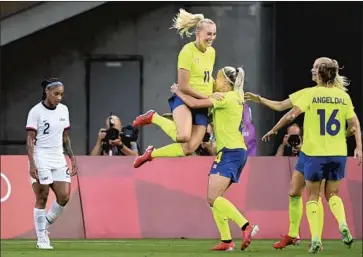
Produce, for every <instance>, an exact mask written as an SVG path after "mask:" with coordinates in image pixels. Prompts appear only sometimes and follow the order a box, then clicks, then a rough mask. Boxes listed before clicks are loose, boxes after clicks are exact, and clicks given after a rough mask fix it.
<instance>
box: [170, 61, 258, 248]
mask: <svg viewBox="0 0 363 257" xmlns="http://www.w3.org/2000/svg"><path fill="white" fill-rule="evenodd" d="M244 78H245V72H244V70H243V69H242V68H241V67H239V68H233V67H229V66H227V67H224V68H223V69H221V70H219V71H218V73H217V77H216V81H215V85H214V91H216V92H220V93H223V94H224V98H223V99H222V100H217V99H213V98H211V99H198V98H196V97H192V96H190V95H187V94H186V93H184V92H183V91H182V90H181V89H180V87H178V86H177V85H176V84H174V85H173V86H172V89H171V90H172V92H173V93H175V94H176V95H177V96H178V97H180V98H181V99H182V100H183V102H184V103H185V104H186V105H187V106H189V108H191V109H197V108H214V111H213V124H214V134H215V136H216V145H217V156H216V159H215V161H214V162H213V164H212V167H211V170H210V173H209V183H208V193H207V201H208V203H209V205H210V207H211V210H212V213H213V217H214V219H215V222H216V224H217V228H218V230H219V232H220V236H221V242H220V243H219V244H217V245H216V246H214V247H213V248H212V250H215V251H231V250H235V248H236V246H235V244H234V242H233V241H232V237H231V232H230V229H229V225H228V220H227V219H230V220H232V221H234V222H235V223H236V224H237V225H238V227H239V228H240V229H241V231H242V234H243V239H242V244H241V250H245V249H247V247H248V246H249V245H250V243H251V240H252V237H253V236H254V235H255V234H256V233H257V232H258V226H256V225H252V224H250V223H249V221H248V220H247V219H246V218H245V217H244V216H243V215H242V214H241V213H240V211H239V210H238V209H237V208H236V207H235V206H234V205H233V203H231V202H230V201H228V200H227V199H226V198H224V197H223V195H224V193H225V192H226V191H227V189H228V188H229V186H230V185H231V183H238V181H239V178H240V175H241V173H242V170H243V167H244V166H245V164H246V161H247V147H246V144H245V141H244V138H243V134H242V128H243V124H242V114H243V103H244V96H243V94H244V93H243V85H244ZM226 218H227V219H226Z"/></svg>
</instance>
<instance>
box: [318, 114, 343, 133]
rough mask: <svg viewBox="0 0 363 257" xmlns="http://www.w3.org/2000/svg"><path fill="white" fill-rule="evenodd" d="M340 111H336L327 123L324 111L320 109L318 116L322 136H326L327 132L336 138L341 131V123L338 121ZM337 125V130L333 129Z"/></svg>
mask: <svg viewBox="0 0 363 257" xmlns="http://www.w3.org/2000/svg"><path fill="white" fill-rule="evenodd" d="M338 111H339V110H338V109H334V110H333V112H332V114H331V115H330V117H329V119H328V121H327V122H326V117H325V116H326V115H325V110H324V109H318V110H317V112H318V115H319V116H320V135H322V136H325V134H326V132H327V133H328V134H329V135H331V136H335V135H337V134H338V133H339V131H340V122H339V120H337V119H336V117H337V114H338ZM334 125H335V128H334V127H333V126H334Z"/></svg>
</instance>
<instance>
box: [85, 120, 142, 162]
mask: <svg viewBox="0 0 363 257" xmlns="http://www.w3.org/2000/svg"><path fill="white" fill-rule="evenodd" d="M138 133H139V130H138V129H135V128H133V127H132V126H131V125H128V126H126V127H123V126H122V122H121V120H120V118H119V117H117V116H115V115H111V116H110V117H108V118H107V120H106V128H101V129H100V131H99V133H98V138H97V141H96V145H95V146H94V148H93V150H92V153H91V155H92V156H97V155H109V156H114V155H115V156H130V155H132V156H137V155H138V153H139V149H138V145H137V143H136V141H137V138H138Z"/></svg>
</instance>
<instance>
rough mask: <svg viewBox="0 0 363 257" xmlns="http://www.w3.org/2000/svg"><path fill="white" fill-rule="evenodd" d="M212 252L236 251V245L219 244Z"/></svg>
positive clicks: (232, 243) (231, 243)
mask: <svg viewBox="0 0 363 257" xmlns="http://www.w3.org/2000/svg"><path fill="white" fill-rule="evenodd" d="M211 250H212V251H234V250H236V245H235V244H234V242H233V241H231V242H230V243H224V242H220V243H219V244H217V245H215V246H214V247H213V248H212V249H211Z"/></svg>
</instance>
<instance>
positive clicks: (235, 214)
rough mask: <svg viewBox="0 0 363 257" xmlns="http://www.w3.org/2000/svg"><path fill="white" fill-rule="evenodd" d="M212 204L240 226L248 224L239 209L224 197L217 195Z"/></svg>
mask: <svg viewBox="0 0 363 257" xmlns="http://www.w3.org/2000/svg"><path fill="white" fill-rule="evenodd" d="M213 206H214V207H215V208H216V209H217V210H218V211H219V212H220V213H222V215H224V216H226V217H228V218H229V219H231V220H233V221H234V222H235V223H236V224H237V225H238V226H239V227H240V228H243V227H245V226H246V224H248V220H247V219H246V218H245V217H244V216H243V215H242V214H241V213H240V211H239V210H238V209H237V208H236V207H235V206H234V205H233V203H231V202H230V201H228V200H227V199H226V198H224V197H221V196H220V197H218V198H217V199H216V200H215V201H214V204H213Z"/></svg>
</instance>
